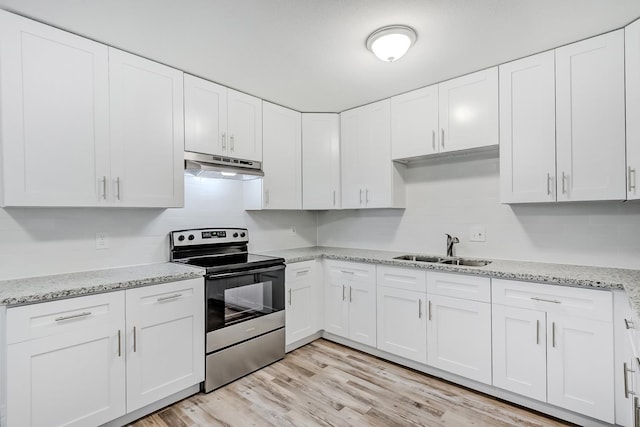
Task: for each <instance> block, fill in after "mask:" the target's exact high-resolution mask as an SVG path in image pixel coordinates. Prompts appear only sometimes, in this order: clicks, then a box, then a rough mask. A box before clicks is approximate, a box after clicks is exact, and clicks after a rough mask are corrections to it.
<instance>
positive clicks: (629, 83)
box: [624, 20, 640, 200]
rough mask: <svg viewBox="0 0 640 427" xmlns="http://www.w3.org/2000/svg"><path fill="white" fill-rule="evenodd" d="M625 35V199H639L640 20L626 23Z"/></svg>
mask: <svg viewBox="0 0 640 427" xmlns="http://www.w3.org/2000/svg"><path fill="white" fill-rule="evenodd" d="M624 35H625V43H624V46H625V56H624V58H625V67H626V72H625V76H626V89H627V90H626V101H627V199H629V200H631V199H640V190H638V188H637V185H638V169H640V20H638V21H635V22H634V23H632V24H630V25H628V26H627V27H626V28H625V30H624Z"/></svg>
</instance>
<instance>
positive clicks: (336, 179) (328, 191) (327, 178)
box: [302, 113, 340, 209]
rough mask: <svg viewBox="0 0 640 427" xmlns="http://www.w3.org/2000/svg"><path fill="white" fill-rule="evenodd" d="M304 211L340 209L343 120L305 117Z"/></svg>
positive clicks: (330, 115)
mask: <svg viewBox="0 0 640 427" xmlns="http://www.w3.org/2000/svg"><path fill="white" fill-rule="evenodd" d="M302 207H303V208H304V209H337V208H340V116H338V115H337V114H333V113H305V114H302Z"/></svg>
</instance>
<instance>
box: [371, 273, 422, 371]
mask: <svg viewBox="0 0 640 427" xmlns="http://www.w3.org/2000/svg"><path fill="white" fill-rule="evenodd" d="M377 270H378V271H377V277H378V289H377V292H378V295H377V300H378V312H377V318H378V349H380V350H383V351H386V352H389V353H392V354H395V355H398V356H401V357H404V358H407V359H410V360H414V361H416V362H420V363H427V313H426V307H427V293H426V274H425V272H424V271H420V270H414V269H408V268H395V267H378V268H377Z"/></svg>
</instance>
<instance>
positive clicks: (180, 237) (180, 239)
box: [178, 234, 184, 242]
mask: <svg viewBox="0 0 640 427" xmlns="http://www.w3.org/2000/svg"><path fill="white" fill-rule="evenodd" d="M178 240H179V241H180V242H182V241H183V240H184V236H183V235H182V234H181V235H179V236H178Z"/></svg>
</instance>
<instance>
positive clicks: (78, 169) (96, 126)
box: [0, 10, 109, 206]
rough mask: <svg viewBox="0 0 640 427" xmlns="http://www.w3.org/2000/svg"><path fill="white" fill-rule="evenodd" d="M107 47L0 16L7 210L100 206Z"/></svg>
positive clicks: (105, 152) (105, 168) (105, 160)
mask: <svg viewBox="0 0 640 427" xmlns="http://www.w3.org/2000/svg"><path fill="white" fill-rule="evenodd" d="M108 58H109V57H108V50H107V47H106V46H104V45H101V44H98V43H95V42H93V41H90V40H87V39H84V38H82V37H78V36H75V35H72V34H69V33H66V32H64V31H60V30H57V29H55V28H52V27H49V26H47V25H43V24H40V23H37V22H34V21H31V20H29V19H25V18H21V17H19V16H16V15H13V14H11V13H8V12H4V11H2V10H0V103H1V104H0V114H1V117H0V123H2V127H1V128H0V132H1V142H2V183H3V184H2V187H3V190H4V199H3V204H4V205H5V206H97V205H100V204H101V203H106V199H107V192H108V189H107V188H106V187H107V184H108V182H107V177H108V176H109V66H108V64H109V59H108Z"/></svg>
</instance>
